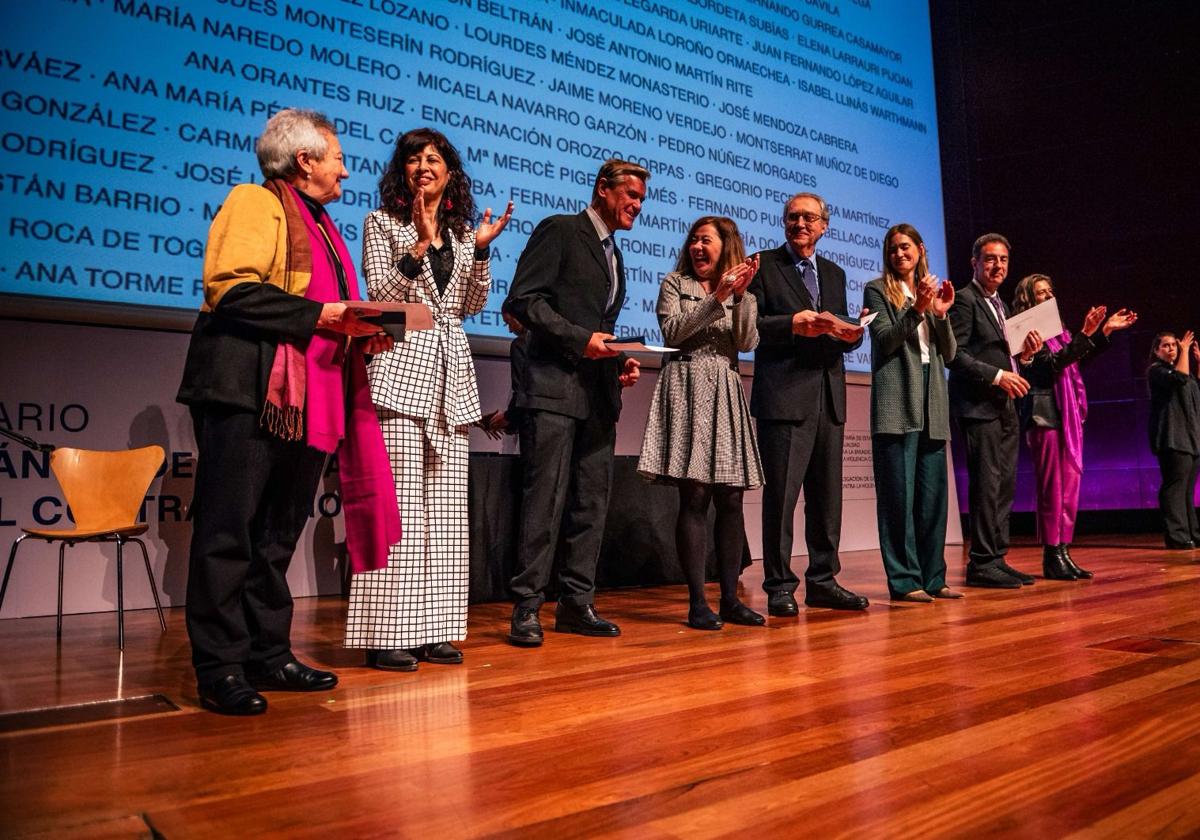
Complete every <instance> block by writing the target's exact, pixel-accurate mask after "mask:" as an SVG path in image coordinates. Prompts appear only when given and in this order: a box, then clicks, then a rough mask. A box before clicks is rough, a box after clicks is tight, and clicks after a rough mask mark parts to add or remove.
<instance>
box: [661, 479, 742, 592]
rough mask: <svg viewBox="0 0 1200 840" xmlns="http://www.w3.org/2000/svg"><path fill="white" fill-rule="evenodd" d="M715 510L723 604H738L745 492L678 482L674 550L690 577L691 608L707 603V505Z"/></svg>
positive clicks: (688, 579)
mask: <svg viewBox="0 0 1200 840" xmlns="http://www.w3.org/2000/svg"><path fill="white" fill-rule="evenodd" d="M709 502H712V504H713V506H714V507H715V508H716V513H717V519H716V528H715V531H716V549H717V567H718V568H719V569H720V580H721V603H722V605H725V606H732V605H734V604H736V603H737V602H738V597H737V584H738V577H739V576H740V575H741V573H742V551H743V546H744V545H745V543H746V526H745V523H744V521H743V520H742V490H741V489H740V488H737V487H725V486H722V485H719V484H701V483H700V482H698V481H681V482H679V520H678V521H677V522H676V523H675V546H676V549H677V551H678V552H679V564H680V565H681V566H682V567H683V573H684V575H685V576H686V577H687V585H688V596H689V598H690V600H691V603H692V606H693V607H696V606H699V605H701V604H703V603H705V599H704V566H705V561H706V560H707V559H708V505H709Z"/></svg>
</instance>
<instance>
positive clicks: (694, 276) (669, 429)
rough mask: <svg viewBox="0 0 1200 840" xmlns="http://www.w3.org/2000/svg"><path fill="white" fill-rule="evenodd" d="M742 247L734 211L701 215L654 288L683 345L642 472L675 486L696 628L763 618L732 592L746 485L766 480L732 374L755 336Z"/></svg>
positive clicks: (750, 264)
mask: <svg viewBox="0 0 1200 840" xmlns="http://www.w3.org/2000/svg"><path fill="white" fill-rule="evenodd" d="M745 253H746V249H745V246H744V245H743V244H742V237H741V234H740V233H739V232H738V229H737V225H736V224H735V223H734V221H733V220H732V219H727V218H725V217H723V216H702V217H701V218H699V219H697V220H696V221H695V222H694V223H693V224H692V227H691V230H689V231H688V235H687V238H686V239H685V240H684V246H683V248H682V249H681V251H680V254H679V261H678V262H677V263H676V265H675V270H674V271H673V272H671V273H670V274H668V275H667V276H666V277H665V278H664V279H663V284H662V288H661V289H660V291H659V293H658V322H659V324H660V325H661V326H662V332H663V341H664V342H666V343H667V344H669V345H671V346H673V347H678V348H679V350H680V352H678V353H675V354H674V355H672V356H671V357H670V358H669V359H668V361H667V363H666V364H665V365H664V366H663V369H662V373H661V374H660V376H659V378H658V385H657V387H656V388H655V390H654V400H653V402H652V403H651V405H650V417H649V420H648V423H647V427H646V436H645V438H644V440H643V442H642V455H641V459H640V460H639V461H638V472H640V473H641V474H642V475H643V476H644V477H646V478H649V479H651V480H654V481H663V482H669V483H672V484H674V485H676V486H677V487H678V488H679V519H678V521H677V523H676V527H675V541H676V545H677V548H678V551H679V562H680V564H681V565H682V566H683V570H684V574H685V575H686V576H687V582H688V594H689V596H690V606H689V608H688V625H689V626H690V627H694V628H696V629H697V630H718V629H720V628H721V627H722V626H723V625H724V622H726V621H729V622H732V623H734V624H747V625H760V624H764V623H765V619H763V617H762V616H761V615H759V614H758V613H756V612H754V611H753V610H751V609H750V608H749V607H747V606H746V605H745V604H743V603H742V602H741V601H739V600H738V597H737V582H738V576H739V575H740V574H741V564H742V552H743V546H744V545H745V541H746V534H745V526H744V523H743V520H742V494H743V491H745V490H747V489H750V488H754V487H758V486H760V485H761V484H762V465H761V464H760V462H759V458H758V445H757V443H756V442H755V439H754V427H753V424H752V423H751V422H750V409H749V406H748V404H747V402H746V396H745V392H744V391H743V390H742V380H741V377H740V376H739V374H738V353H739V352H747V351H749V350H753V349H754V347H755V346H756V345H757V344H758V330H757V328H756V327H755V318H756V316H757V314H758V313H757V306H756V304H755V300H754V296H753V295H747V294H745V291H746V287H747V286H748V285H749V284H750V280H751V278H753V277H754V274H755V272H756V271H757V270H758V259H757V257H754V258H751V259H746V255H745ZM710 504H712V505H714V506H715V508H716V533H715V538H716V549H717V560H718V564H719V567H720V580H721V608H720V615H717V614H716V613H714V612H713V611H712V609H710V608H709V606H708V603H707V601H706V600H705V597H704V565H705V560H706V558H707V557H708V507H709V505H710Z"/></svg>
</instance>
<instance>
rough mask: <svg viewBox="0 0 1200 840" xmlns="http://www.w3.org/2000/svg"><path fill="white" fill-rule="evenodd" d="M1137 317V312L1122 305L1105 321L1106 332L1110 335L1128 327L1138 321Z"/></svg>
mask: <svg viewBox="0 0 1200 840" xmlns="http://www.w3.org/2000/svg"><path fill="white" fill-rule="evenodd" d="M1137 318H1138V316H1137V313H1136V312H1134V311H1133V310H1131V309H1125V308H1124V307H1122V308H1120V309H1118V310H1117V311H1116V312H1114V313H1113V314H1112V315H1109V316H1108V320H1107V321H1105V322H1104V334H1105V335H1106V336H1109V335H1112V334H1113V333H1114V332H1116V331H1117V330H1124V329H1128V328H1129V327H1132V326H1133V325H1134V324H1135V323H1137Z"/></svg>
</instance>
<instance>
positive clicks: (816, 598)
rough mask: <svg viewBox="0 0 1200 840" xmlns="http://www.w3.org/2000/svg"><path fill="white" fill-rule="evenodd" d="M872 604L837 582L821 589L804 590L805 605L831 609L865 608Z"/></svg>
mask: <svg viewBox="0 0 1200 840" xmlns="http://www.w3.org/2000/svg"><path fill="white" fill-rule="evenodd" d="M870 605H871V602H870V601H868V600H867V599H866V598H864V597H863V596H861V595H855V594H854V593H853V592H851V591H850V590H849V589H843V588H842V587H841V586H838V585H837V584H836V583H831V584H829V585H828V586H822V587H820V588H819V589H807V590H805V592H804V606H806V607H825V608H826V609H831V610H865V609H866V608H867V607H869V606H870Z"/></svg>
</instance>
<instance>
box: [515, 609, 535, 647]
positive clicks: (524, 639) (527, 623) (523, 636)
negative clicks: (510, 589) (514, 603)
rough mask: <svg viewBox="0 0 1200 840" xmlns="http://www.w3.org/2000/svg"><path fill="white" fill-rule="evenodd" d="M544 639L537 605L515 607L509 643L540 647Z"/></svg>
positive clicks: (518, 645) (519, 645)
mask: <svg viewBox="0 0 1200 840" xmlns="http://www.w3.org/2000/svg"><path fill="white" fill-rule="evenodd" d="M542 639H543V636H542V622H541V620H540V619H539V618H538V611H537V607H513V614H512V627H511V628H510V629H509V631H508V643H509V644H510V645H516V646H517V647H540V646H541V644H542Z"/></svg>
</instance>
